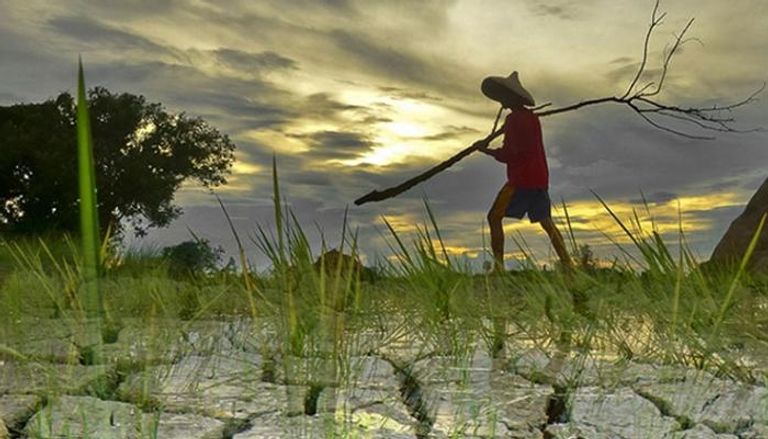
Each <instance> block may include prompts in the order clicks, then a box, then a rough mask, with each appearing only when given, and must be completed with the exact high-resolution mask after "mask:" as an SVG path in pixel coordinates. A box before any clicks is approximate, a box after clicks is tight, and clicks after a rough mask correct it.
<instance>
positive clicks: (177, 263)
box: [162, 239, 224, 277]
mask: <svg viewBox="0 0 768 439" xmlns="http://www.w3.org/2000/svg"><path fill="white" fill-rule="evenodd" d="M223 253H224V250H223V249H222V248H221V247H216V248H213V247H212V246H211V245H210V243H209V242H208V241H207V240H205V239H200V240H195V241H184V242H182V243H180V244H176V245H174V246H170V247H165V248H164V249H163V253H162V254H163V257H164V258H165V259H166V260H167V262H168V270H169V273H170V274H171V275H172V276H174V277H185V276H190V277H193V276H197V275H199V274H206V273H211V272H213V271H214V270H216V268H217V267H218V263H219V261H220V260H221V255H222V254H223Z"/></svg>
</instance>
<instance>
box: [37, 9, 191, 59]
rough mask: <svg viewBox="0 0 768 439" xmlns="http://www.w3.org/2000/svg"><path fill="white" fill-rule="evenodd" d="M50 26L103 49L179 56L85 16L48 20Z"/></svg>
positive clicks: (134, 35) (140, 37)
mask: <svg viewBox="0 0 768 439" xmlns="http://www.w3.org/2000/svg"><path fill="white" fill-rule="evenodd" d="M48 25H49V26H50V27H51V29H52V30H53V31H54V32H56V33H59V34H62V35H65V36H67V37H70V38H74V39H76V40H78V41H79V42H81V43H84V44H88V45H91V46H96V47H99V48H102V49H105V48H106V47H107V46H110V47H111V48H113V49H121V50H126V49H139V50H143V51H146V52H149V53H154V54H165V55H173V56H177V55H178V53H177V52H176V51H175V50H171V49H169V48H168V47H166V46H163V45H161V44H157V43H155V42H153V41H151V40H149V39H147V38H145V37H142V36H140V35H136V34H135V33H132V32H128V31H125V30H121V29H118V28H116V27H113V26H109V25H106V24H104V23H100V22H98V21H96V20H94V19H91V18H88V17H85V16H66V17H55V18H52V19H50V20H48Z"/></svg>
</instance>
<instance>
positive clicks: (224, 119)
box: [86, 61, 297, 132]
mask: <svg viewBox="0 0 768 439" xmlns="http://www.w3.org/2000/svg"><path fill="white" fill-rule="evenodd" d="M86 75H87V77H88V78H89V83H91V84H94V85H96V84H100V85H106V86H107V87H108V88H111V89H113V90H126V91H129V92H131V93H137V94H144V95H145V96H146V97H147V99H148V100H150V101H158V100H159V101H160V102H162V103H163V104H165V105H167V106H169V107H171V108H172V109H173V110H174V111H187V112H190V113H192V114H196V115H202V114H206V115H208V116H209V117H212V118H213V120H214V121H215V122H217V123H222V124H223V126H224V128H227V129H230V130H232V131H239V130H242V129H257V128H264V127H279V126H281V125H282V124H284V123H285V122H286V121H287V120H289V119H292V118H295V117H296V116H297V113H296V112H295V111H294V110H293V109H291V105H290V102H291V100H292V99H294V96H293V95H292V94H291V93H289V92H287V91H284V90H281V89H279V88H277V87H275V86H274V85H272V84H271V83H269V82H267V81H264V80H261V79H258V78H253V79H247V80H245V79H240V78H230V77H221V76H210V75H208V74H206V73H204V72H203V71H201V70H198V69H197V68H195V67H192V66H187V65H181V64H168V63H163V62H159V61H155V62H145V63H141V62H138V63H132V64H126V63H107V64H93V65H90V66H87V67H86ZM190 90H194V93H191V92H190ZM232 131H230V132H232Z"/></svg>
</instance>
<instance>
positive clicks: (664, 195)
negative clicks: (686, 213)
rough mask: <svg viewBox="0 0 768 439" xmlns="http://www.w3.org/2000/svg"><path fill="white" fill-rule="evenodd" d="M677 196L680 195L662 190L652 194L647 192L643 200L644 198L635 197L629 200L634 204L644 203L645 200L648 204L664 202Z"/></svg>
mask: <svg viewBox="0 0 768 439" xmlns="http://www.w3.org/2000/svg"><path fill="white" fill-rule="evenodd" d="M676 198H678V195H677V194H676V193H673V192H664V191H660V192H654V193H652V194H650V195H648V194H646V195H645V200H643V198H635V199H632V200H630V201H629V202H630V203H633V204H644V203H645V202H647V203H648V204H664V203H667V202H669V201H672V200H674V199H676Z"/></svg>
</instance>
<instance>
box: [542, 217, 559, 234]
mask: <svg viewBox="0 0 768 439" xmlns="http://www.w3.org/2000/svg"><path fill="white" fill-rule="evenodd" d="M539 224H541V227H542V228H543V229H544V231H546V232H547V233H549V234H552V233H554V232H555V231H556V230H557V229H556V228H555V223H553V222H552V217H548V218H544V219H542V220H541V221H539Z"/></svg>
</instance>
